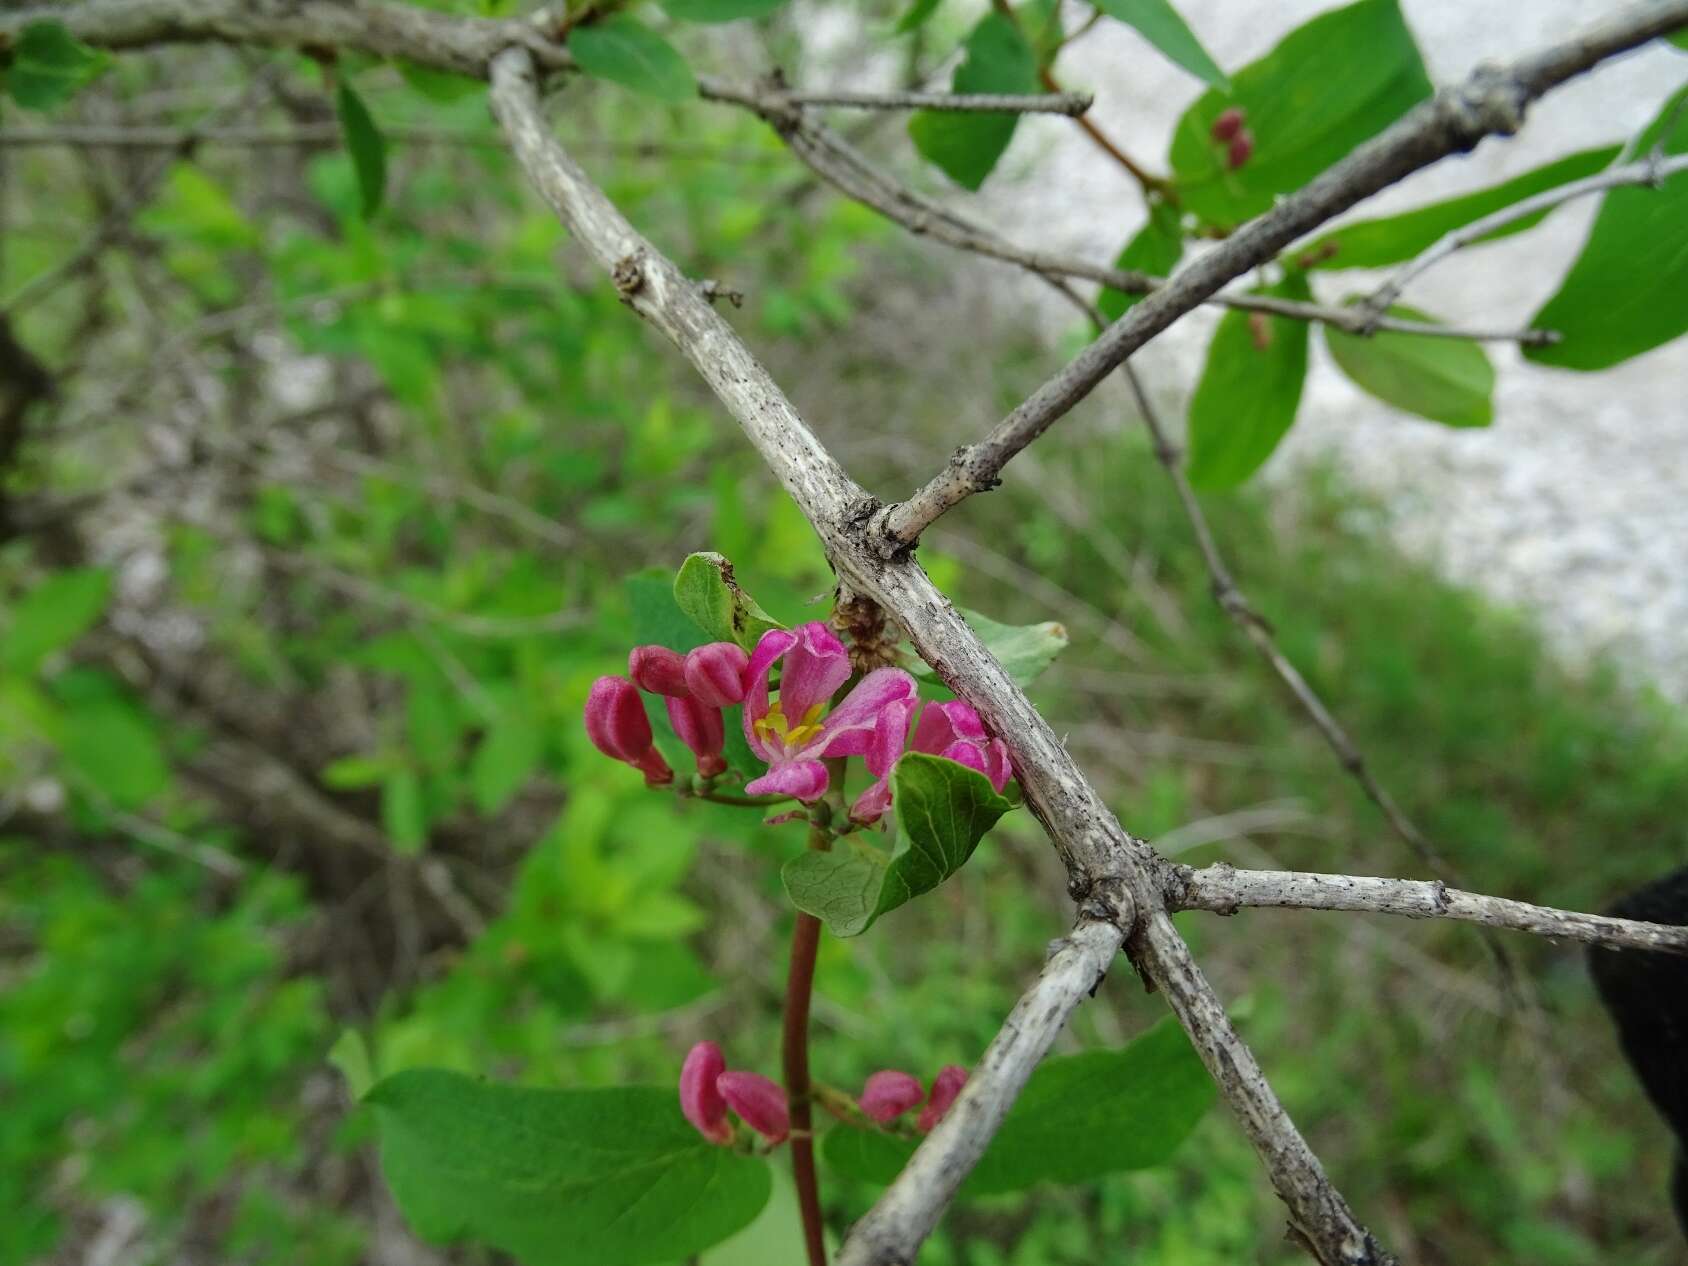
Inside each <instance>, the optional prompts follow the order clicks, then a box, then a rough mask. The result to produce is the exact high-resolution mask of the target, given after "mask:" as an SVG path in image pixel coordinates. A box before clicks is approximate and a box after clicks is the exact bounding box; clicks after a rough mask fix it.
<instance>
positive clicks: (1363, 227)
mask: <svg viewBox="0 0 1688 1266" xmlns="http://www.w3.org/2000/svg"><path fill="white" fill-rule="evenodd" d="M1617 153H1618V147H1617V146H1616V145H1605V146H1602V147H1601V148H1599V149H1585V150H1582V151H1581V152H1579V153H1576V154H1567V155H1566V156H1565V157H1564V158H1560V159H1556V160H1555V161H1554V162H1551V163H1547V164H1545V165H1544V166H1541V167H1537V168H1535V169H1534V170H1533V171H1527V172H1525V173H1524V174H1523V175H1521V176H1514V177H1513V178H1512V179H1511V180H1506V181H1502V182H1501V183H1500V184H1498V185H1494V186H1492V187H1490V188H1488V189H1479V190H1478V191H1477V192H1475V193H1467V194H1462V195H1460V196H1459V197H1457V198H1449V199H1447V200H1446V201H1445V202H1433V203H1431V204H1430V205H1429V206H1425V207H1418V208H1415V209H1414V210H1412V211H1403V212H1402V213H1401V214H1400V215H1391V216H1385V217H1383V218H1382V219H1377V220H1359V221H1356V222H1355V223H1353V224H1347V225H1344V226H1343V227H1342V228H1339V229H1335V230H1333V231H1332V232H1329V233H1326V234H1325V235H1324V236H1322V237H1320V238H1318V239H1316V240H1315V241H1314V242H1313V243H1312V244H1311V245H1309V246H1306V247H1303V248H1302V249H1300V250H1298V251H1297V252H1296V254H1297V255H1299V256H1300V257H1302V258H1304V259H1306V260H1307V266H1308V267H1309V268H1382V267H1384V266H1386V265H1389V264H1400V263H1405V262H1406V261H1407V260H1409V259H1412V258H1413V257H1414V256H1416V255H1418V254H1419V253H1420V252H1421V251H1424V250H1426V249H1428V248H1429V247H1430V246H1432V245H1434V244H1435V243H1436V242H1437V241H1438V240H1439V239H1440V238H1442V237H1443V236H1445V235H1446V234H1448V233H1451V232H1453V231H1454V230H1455V229H1457V228H1462V227H1464V226H1465V225H1467V224H1470V223H1471V222H1472V221H1473V220H1480V219H1482V218H1483V217H1484V216H1485V215H1491V214H1493V213H1494V212H1496V211H1499V210H1500V209H1501V208H1503V207H1509V206H1511V205H1512V204H1513V203H1514V202H1521V201H1523V200H1524V199H1525V198H1528V197H1532V196H1533V195H1535V194H1538V193H1542V192H1543V191H1545V190H1548V189H1554V188H1557V187H1558V186H1560V185H1563V184H1569V183H1570V182H1571V181H1573V180H1581V179H1583V178H1584V177H1585V176H1592V175H1593V174H1594V173H1595V172H1597V171H1599V170H1600V169H1601V168H1603V167H1605V166H1606V165H1607V164H1608V163H1610V162H1611V161H1612V159H1613V158H1615V157H1617ZM1548 214H1549V211H1540V212H1538V213H1536V214H1535V215H1528V216H1525V217H1524V218H1523V219H1520V220H1514V221H1513V222H1512V223H1511V224H1507V225H1505V226H1503V227H1501V228H1498V229H1496V230H1495V231H1494V232H1493V233H1490V234H1489V235H1488V236H1487V237H1485V238H1483V239H1482V240H1483V241H1485V242H1492V241H1495V240H1497V239H1498V238H1502V237H1508V236H1510V235H1511V234H1513V233H1522V232H1523V231H1524V230H1525V229H1528V228H1532V227H1534V226H1535V225H1537V224H1540V223H1541V222H1542V220H1543V219H1544V218H1546V217H1547V215H1548Z"/></svg>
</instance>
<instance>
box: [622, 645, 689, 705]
mask: <svg viewBox="0 0 1688 1266" xmlns="http://www.w3.org/2000/svg"><path fill="white" fill-rule="evenodd" d="M627 675H628V676H629V677H631V678H632V679H633V682H634V684H635V685H637V686H638V687H639V689H640V690H643V691H646V692H648V693H649V694H653V695H668V696H669V697H670V698H680V699H683V698H685V697H686V696H687V695H688V694H690V693H691V691H690V689H689V688H688V687H687V685H686V660H685V657H684V656H682V655H681V654H680V652H678V651H671V650H669V649H668V648H667V647H666V646H635V647H634V648H633V649H632V650H631V651H629V652H628V653H627Z"/></svg>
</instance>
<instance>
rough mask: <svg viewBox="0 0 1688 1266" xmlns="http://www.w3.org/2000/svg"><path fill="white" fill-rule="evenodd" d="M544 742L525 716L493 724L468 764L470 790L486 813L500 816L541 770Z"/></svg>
mask: <svg viewBox="0 0 1688 1266" xmlns="http://www.w3.org/2000/svg"><path fill="white" fill-rule="evenodd" d="M544 750H545V739H544V735H542V734H541V733H540V731H539V727H538V726H536V725H535V724H534V723H533V721H532V720H531V718H529V717H528V716H527V715H526V714H525V713H522V712H518V711H510V712H506V713H504V714H503V715H502V716H500V717H499V718H498V720H497V721H495V722H493V724H492V728H491V729H490V730H488V731H487V736H486V738H484V739H482V740H481V745H480V746H479V747H478V748H476V749H475V756H474V759H473V760H472V761H471V762H470V763H469V789H470V792H471V794H473V796H474V797H475V807H476V808H477V809H479V810H480V811H481V813H483V814H493V813H497V812H498V811H499V810H500V809H502V808H503V807H504V806H505V805H506V804H508V803H509V802H510V797H512V796H514V795H515V794H516V793H517V792H518V791H520V790H521V789H522V787H523V786H525V785H526V784H527V780H528V779H529V778H531V777H532V776H533V771H534V770H535V769H537V768H538V767H539V759H540V756H541V755H542V754H543V753H544Z"/></svg>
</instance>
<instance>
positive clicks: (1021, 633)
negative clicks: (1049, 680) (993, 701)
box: [913, 607, 1068, 686]
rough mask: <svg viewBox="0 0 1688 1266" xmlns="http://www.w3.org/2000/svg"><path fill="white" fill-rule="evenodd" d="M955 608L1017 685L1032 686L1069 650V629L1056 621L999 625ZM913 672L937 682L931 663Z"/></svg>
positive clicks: (986, 618)
mask: <svg viewBox="0 0 1688 1266" xmlns="http://www.w3.org/2000/svg"><path fill="white" fill-rule="evenodd" d="M956 609H957V610H958V611H960V612H961V617H962V619H964V620H966V621H967V624H968V626H969V627H970V628H971V629H972V630H973V632H975V633H977V634H978V635H979V640H980V641H981V642H983V643H984V644H985V649H986V650H988V651H990V653H991V654H992V655H994V656H996V659H997V662H998V663H1000V664H1001V665H1002V667H1003V670H1004V671H1005V672H1007V674H1008V675H1009V676H1010V677H1012V678H1013V679H1014V682H1015V684H1016V685H1021V686H1026V685H1030V684H1031V683H1032V682H1033V681H1034V680H1036V678H1037V677H1038V675H1039V674H1040V673H1042V672H1043V670H1044V669H1045V668H1048V667H1049V665H1050V664H1051V663H1052V662H1054V659H1055V657H1056V656H1057V655H1059V654H1060V653H1061V652H1062V651H1064V650H1066V649H1067V641H1068V638H1067V629H1066V626H1065V625H1062V624H1057V623H1056V622H1055V621H1054V620H1045V621H1044V622H1043V623H1042V624H999V623H997V622H996V621H995V620H993V619H991V618H990V617H989V616H988V615H980V614H979V613H978V612H977V611H969V610H967V609H966V608H965V607H958V608H956ZM913 672H914V675H915V676H916V677H919V678H921V679H923V680H925V681H936V680H937V679H938V674H937V673H936V672H934V671H933V669H932V667H931V665H930V664H926V663H923V662H920V661H918V660H917V661H916V662H915V664H914V667H913Z"/></svg>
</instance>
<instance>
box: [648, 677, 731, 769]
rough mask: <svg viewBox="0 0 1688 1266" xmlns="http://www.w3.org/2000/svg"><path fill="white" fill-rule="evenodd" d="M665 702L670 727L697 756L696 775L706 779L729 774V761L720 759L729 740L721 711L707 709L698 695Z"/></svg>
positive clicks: (669, 698) (670, 699)
mask: <svg viewBox="0 0 1688 1266" xmlns="http://www.w3.org/2000/svg"><path fill="white" fill-rule="evenodd" d="M662 702H663V703H664V704H665V705H666V706H667V708H668V724H670V725H672V726H673V727H674V733H675V734H677V735H679V737H680V741H681V742H682V743H684V744H685V745H686V746H687V747H689V748H691V749H692V755H694V756H696V757H697V772H698V773H700V774H702V775H703V776H704V777H706V778H711V777H714V776H715V775H716V774H724V773H726V772H727V762H726V761H724V760H722V759H721V747H722V744H723V743H724V742H725V741H726V737H727V727H726V725H725V724H724V723H723V721H722V719H721V709H720V708H711V707H708V706H706V705H705V704H703V703H702V702H700V701H699V700H698V699H697V697H696V696H693V697H691V698H689V699H676V698H675V697H674V696H672V695H670V696H668V697H667V698H666V699H664V700H663V701H662Z"/></svg>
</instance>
